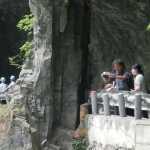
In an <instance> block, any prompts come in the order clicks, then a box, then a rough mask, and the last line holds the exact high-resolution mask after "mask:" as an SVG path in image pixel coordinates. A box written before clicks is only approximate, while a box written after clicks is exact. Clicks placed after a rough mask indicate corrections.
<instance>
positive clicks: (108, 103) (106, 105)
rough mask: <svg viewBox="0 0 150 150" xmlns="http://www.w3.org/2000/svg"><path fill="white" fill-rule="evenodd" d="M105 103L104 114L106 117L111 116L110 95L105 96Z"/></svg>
mask: <svg viewBox="0 0 150 150" xmlns="http://www.w3.org/2000/svg"><path fill="white" fill-rule="evenodd" d="M103 102H104V113H105V115H106V116H110V114H111V113H110V101H109V95H108V93H105V94H103Z"/></svg>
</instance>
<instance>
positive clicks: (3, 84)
mask: <svg viewBox="0 0 150 150" xmlns="http://www.w3.org/2000/svg"><path fill="white" fill-rule="evenodd" d="M0 81H1V84H0V92H3V91H4V90H5V89H6V88H7V84H5V81H6V80H5V78H4V77H1V79H0Z"/></svg>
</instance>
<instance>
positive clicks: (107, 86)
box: [105, 84, 113, 89]
mask: <svg viewBox="0 0 150 150" xmlns="http://www.w3.org/2000/svg"><path fill="white" fill-rule="evenodd" d="M111 87H113V85H112V84H106V85H105V89H108V88H111Z"/></svg>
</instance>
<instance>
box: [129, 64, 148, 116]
mask: <svg viewBox="0 0 150 150" xmlns="http://www.w3.org/2000/svg"><path fill="white" fill-rule="evenodd" d="M131 72H132V74H133V76H135V80H134V90H131V91H133V92H138V91H139V92H146V86H145V81H144V73H143V71H142V69H141V66H140V65H139V64H135V65H134V66H132V70H131ZM142 116H143V117H144V118H149V117H148V113H147V111H146V110H142Z"/></svg>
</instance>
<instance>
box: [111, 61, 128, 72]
mask: <svg viewBox="0 0 150 150" xmlns="http://www.w3.org/2000/svg"><path fill="white" fill-rule="evenodd" d="M113 64H118V65H122V66H123V70H125V69H126V68H125V64H124V63H123V61H122V60H121V59H116V60H115V61H114V62H113Z"/></svg>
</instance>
